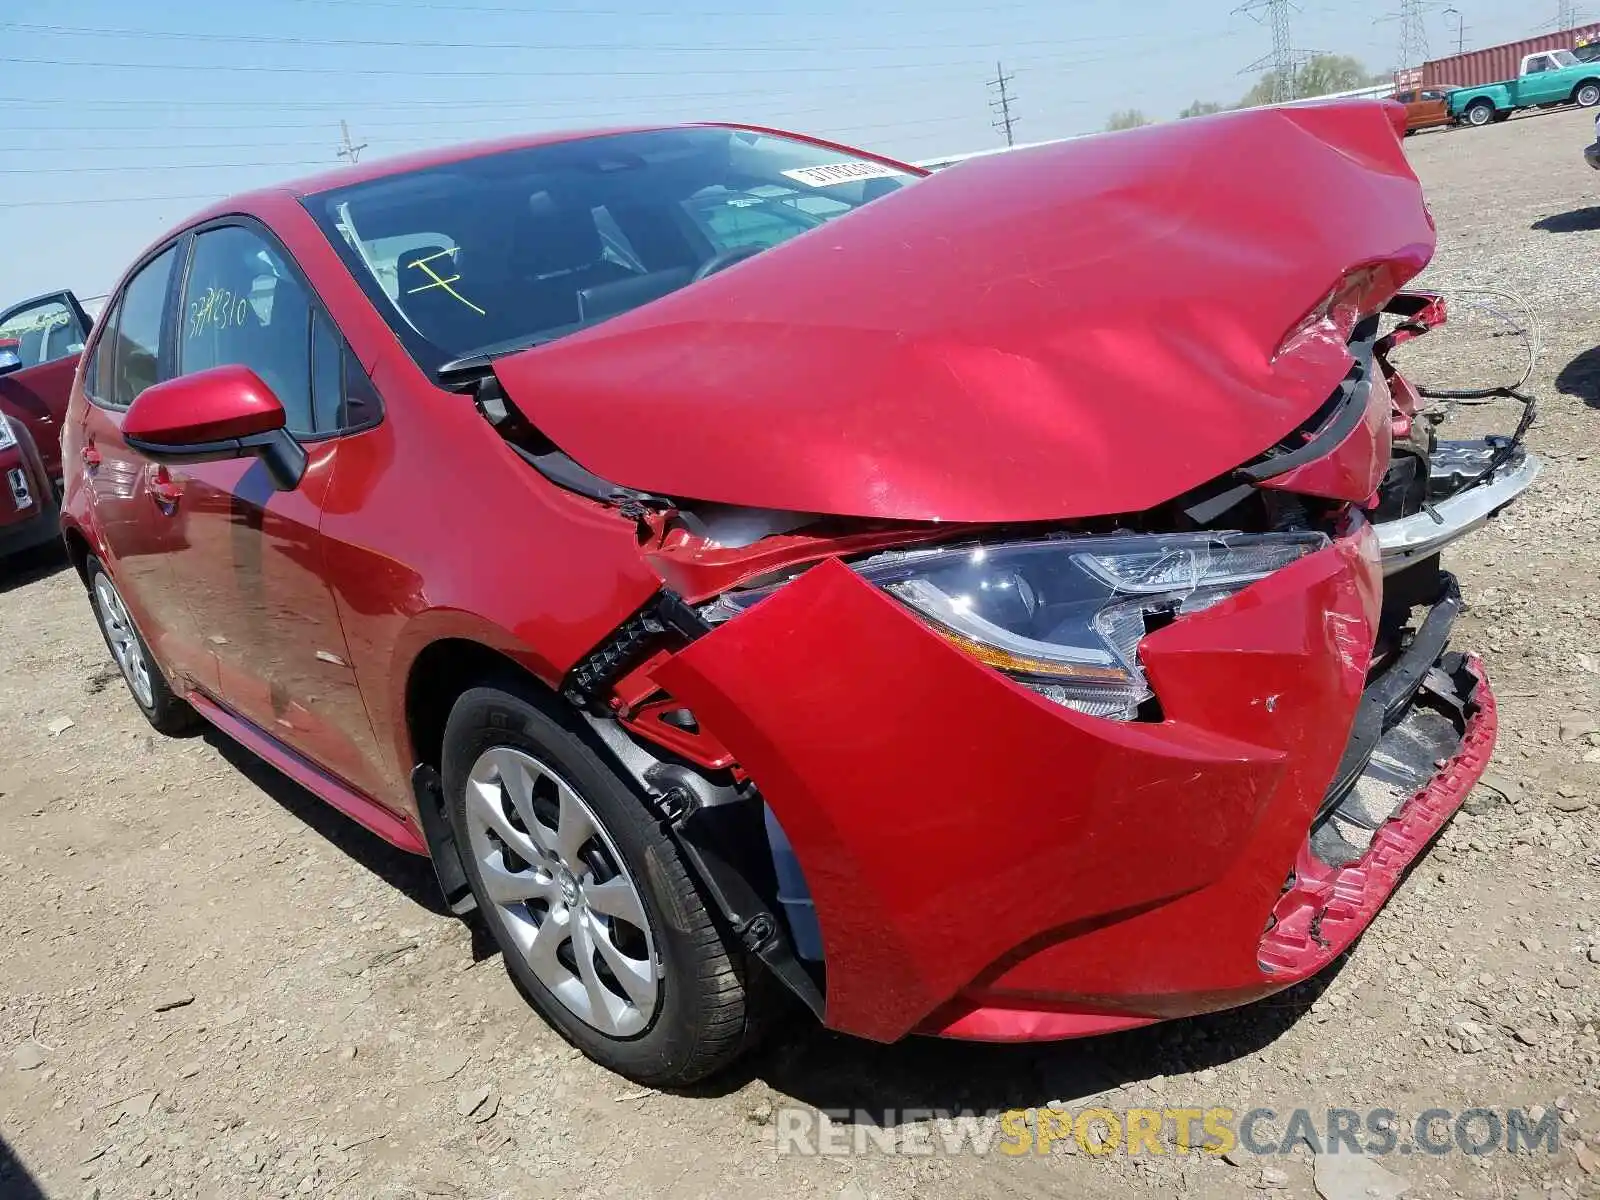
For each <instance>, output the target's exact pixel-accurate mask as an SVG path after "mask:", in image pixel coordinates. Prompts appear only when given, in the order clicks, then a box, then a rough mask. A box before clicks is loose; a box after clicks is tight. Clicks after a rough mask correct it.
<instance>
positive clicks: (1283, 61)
mask: <svg viewBox="0 0 1600 1200" xmlns="http://www.w3.org/2000/svg"><path fill="white" fill-rule="evenodd" d="M1294 9H1295V5H1294V4H1293V3H1292V0H1245V2H1244V3H1243V4H1241V5H1239V7H1238V8H1236V9H1234V10H1233V11H1234V12H1235V13H1244V14H1245V15H1247V16H1249V17H1252V18H1253V19H1255V20H1256V21H1262V20H1263V17H1262V14H1263V13H1265V14H1267V17H1266V19H1267V20H1270V21H1271V23H1272V53H1271V54H1270V55H1268V56H1267V57H1266V58H1259V59H1257V60H1256V61H1255V62H1253V63H1251V64H1250V65H1249V66H1248V67H1246V68H1245V70H1246V71H1259V70H1261V68H1263V67H1267V66H1270V67H1271V70H1272V102H1273V103H1274V104H1282V103H1283V102H1284V101H1285V100H1293V99H1294V98H1295V75H1296V72H1297V69H1298V67H1299V65H1300V59H1301V58H1302V57H1303V56H1302V55H1298V54H1296V53H1295V49H1294V38H1293V35H1292V34H1291V32H1290V28H1289V17H1290V14H1291V13H1293V11H1294Z"/></svg>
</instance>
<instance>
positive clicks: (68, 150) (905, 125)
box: [0, 101, 1087, 175]
mask: <svg viewBox="0 0 1600 1200" xmlns="http://www.w3.org/2000/svg"><path fill="white" fill-rule="evenodd" d="M1085 103H1087V102H1086V101H1085ZM811 111H812V112H816V113H821V112H833V111H835V110H834V109H813V110H811ZM796 115H798V114H795V113H789V114H787V115H786V116H784V117H781V118H778V120H779V121H782V122H789V121H790V119H791V118H793V117H794V116H796ZM506 119H507V120H515V121H524V120H526V118H521V117H511V118H506ZM966 120H967V118H966V117H965V116H960V117H920V118H916V119H913V120H910V121H880V122H877V123H875V124H871V125H851V126H848V127H843V128H841V127H837V126H834V127H830V128H829V130H828V131H827V132H828V134H829V135H830V136H833V137H841V136H848V135H854V134H859V133H876V132H882V131H884V130H890V129H916V128H924V127H926V126H930V125H951V124H955V123H958V122H964V121H966ZM443 123H444V124H448V125H450V126H451V127H452V128H460V127H461V126H462V125H463V124H469V125H470V124H481V123H482V121H481V120H480V119H478V118H473V119H471V120H470V121H462V120H459V119H458V120H456V121H448V122H443ZM420 124H424V122H420V121H398V122H395V123H394V124H393V126H392V127H393V128H400V129H413V128H415V127H416V126H418V125H420ZM253 128H257V129H265V128H271V127H270V126H254V127H253ZM289 128H300V127H299V126H289ZM305 128H308V129H324V128H326V125H325V124H317V125H309V126H305ZM75 129H76V130H78V131H85V132H96V133H98V132H104V130H103V129H102V128H101V127H99V126H94V125H83V126H77V127H72V126H68V127H66V128H65V129H62V128H60V127H56V128H52V129H51V130H50V133H51V134H52V135H55V134H58V133H63V132H66V133H71V132H74V131H75ZM169 132H170V131H169ZM326 144H327V143H326V141H324V140H322V139H317V140H314V141H297V142H252V143H251V147H252V148H258V147H259V148H266V147H272V148H274V149H288V148H299V147H307V148H309V147H313V146H324V145H326ZM416 144H427V139H426V138H402V139H399V141H398V142H397V143H393V144H391V145H390V146H389V147H388V148H389V149H391V150H392V149H394V148H395V147H396V146H406V145H416ZM366 147H367V144H366V143H363V145H362V147H361V149H366ZM238 148H239V143H238V141H237V140H234V141H232V142H198V143H181V144H167V145H157V146H148V145H144V144H143V143H140V144H137V145H128V144H126V143H124V144H123V145H118V146H105V145H95V146H61V145H52V146H44V147H39V148H38V149H32V148H30V149H29V150H28V152H27V153H28V157H29V160H30V164H31V161H32V159H33V158H34V157H35V156H36V155H39V154H42V153H48V152H52V151H53V152H56V153H60V154H82V153H85V152H101V151H104V152H109V151H116V150H126V151H127V152H129V153H131V154H141V155H142V154H148V153H150V152H151V151H157V150H159V151H172V150H237V149H238ZM257 165H260V166H298V165H301V164H300V163H296V162H262V161H261V160H259V159H258V160H256V161H255V162H252V163H157V164H151V163H137V164H133V165H128V166H72V167H44V168H41V167H38V166H36V165H29V166H27V167H16V168H0V173H9V174H19V175H48V174H73V173H81V172H118V171H120V172H125V173H126V172H133V171H185V170H211V169H214V168H216V169H220V168H223V167H234V166H257ZM305 165H309V166H317V165H320V164H318V163H314V162H313V163H307V164H305Z"/></svg>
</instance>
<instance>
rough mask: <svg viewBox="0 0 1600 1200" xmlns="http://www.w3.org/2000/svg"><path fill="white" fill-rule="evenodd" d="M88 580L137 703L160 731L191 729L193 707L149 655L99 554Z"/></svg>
mask: <svg viewBox="0 0 1600 1200" xmlns="http://www.w3.org/2000/svg"><path fill="white" fill-rule="evenodd" d="M85 574H86V575H87V578H88V581H89V603H90V604H91V605H93V606H94V615H95V620H96V622H97V623H98V624H99V626H100V634H101V636H102V637H104V638H105V640H106V647H107V649H109V650H110V651H111V657H112V659H113V660H115V662H116V664H117V669H118V670H120V671H121V672H122V678H123V681H124V682H126V683H127V685H128V691H129V693H130V694H131V695H132V696H133V700H134V703H135V704H137V705H138V706H139V711H140V712H142V713H143V714H144V718H145V720H147V721H149V722H150V724H151V725H153V726H154V727H155V728H156V730H157V731H158V732H160V733H165V734H169V735H174V736H175V735H177V734H180V733H184V732H186V731H187V730H189V729H192V728H193V727H194V725H195V723H196V722H197V721H198V719H199V718H198V716H197V715H196V713H195V711H194V709H192V708H190V707H189V705H188V704H187V703H185V702H184V701H183V700H182V699H180V698H179V697H178V695H177V694H176V693H174V692H173V690H172V687H171V685H170V684H168V683H167V677H166V676H165V675H163V674H162V673H161V668H160V667H159V666H158V665H157V664H156V661H155V659H154V658H152V657H151V656H150V647H149V646H147V645H146V644H145V640H144V638H143V636H141V635H140V633H139V630H138V628H137V627H136V626H135V625H134V623H133V618H132V617H130V616H129V615H128V607H127V605H126V604H124V603H123V602H122V593H120V592H118V591H117V585H116V584H115V583H113V582H112V580H111V575H110V574H109V573H108V572H107V571H106V569H105V567H104V566H103V565H101V562H100V560H99V559H97V558H91V559H90V560H89V564H88V570H87V571H86V572H85Z"/></svg>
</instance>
